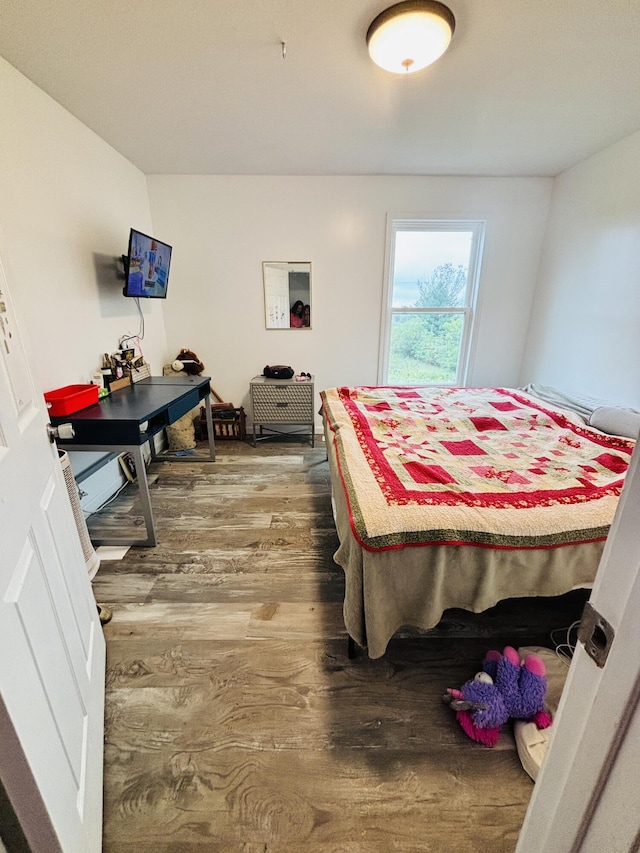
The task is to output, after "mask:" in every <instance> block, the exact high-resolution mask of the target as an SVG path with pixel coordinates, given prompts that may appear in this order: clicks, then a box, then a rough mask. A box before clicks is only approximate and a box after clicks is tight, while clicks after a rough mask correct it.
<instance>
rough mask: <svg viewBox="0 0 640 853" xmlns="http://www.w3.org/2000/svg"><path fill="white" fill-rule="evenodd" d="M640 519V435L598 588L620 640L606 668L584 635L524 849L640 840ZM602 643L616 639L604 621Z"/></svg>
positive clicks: (623, 852)
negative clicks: (596, 659) (608, 633)
mask: <svg viewBox="0 0 640 853" xmlns="http://www.w3.org/2000/svg"><path fill="white" fill-rule="evenodd" d="M639 519H640V443H639V444H638V445H637V446H636V450H635V451H634V454H633V457H632V460H631V465H630V467H629V472H628V474H627V477H626V482H625V486H624V489H623V492H622V496H621V499H620V503H619V505H618V510H617V512H616V516H615V519H614V522H613V524H612V526H611V533H610V535H609V538H608V539H607V543H606V546H605V549H604V552H603V555H602V560H601V563H600V567H599V569H598V574H597V576H596V580H595V584H594V588H593V592H592V594H591V597H590V604H591V605H592V606H593V608H594V609H595V611H596V612H597V613H598V614H599V615H600V616H601V617H603V618H604V619H605V620H606V622H607V623H609V625H610V626H611V627H612V628H613V629H614V631H615V635H614V638H613V642H612V643H611V645H610V650H609V654H608V657H607V658H606V661H605V662H604V666H603V667H601V668H600V667H598V666H597V665H596V663H594V661H593V660H592V658H591V657H590V656H589V655H588V654H587V651H586V645H591V641H589V640H586V639H585V643H586V645H585V644H583V643H582V642H578V644H577V649H576V653H575V655H574V658H573V661H572V663H571V668H570V670H569V674H568V677H567V682H566V685H565V689H564V692H563V696H562V700H561V702H560V707H559V708H558V716H557V718H556V720H555V722H554V726H553V729H554V731H553V740H552V743H551V748H550V750H549V753H548V755H547V758H546V760H545V763H544V764H543V766H542V770H541V772H540V775H539V776H538V781H537V782H536V785H535V788H534V791H533V796H532V798H531V802H530V804H529V810H528V812H527V815H526V818H525V822H524V825H523V828H522V832H521V834H520V840H519V843H518V847H517V853H541V851H543V853H547V851H548V853H560V851H561V853H574V851H576V853H577V851H581V853H592V851H593V853H602V851H607V853H628V851H637V850H639V849H640V809H639V808H638V804H639V803H640V794H639V789H640V618H639V614H640V534H639V531H638V521H639ZM604 628H606V626H604ZM593 645H594V646H595V647H596V649H604V648H606V647H607V645H608V644H607V642H606V631H605V630H603V628H602V625H601V626H600V628H599V629H598V630H596V632H595V634H594V637H593Z"/></svg>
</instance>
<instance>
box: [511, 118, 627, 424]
mask: <svg viewBox="0 0 640 853" xmlns="http://www.w3.org/2000/svg"><path fill="white" fill-rule="evenodd" d="M639 331H640V133H635V134H633V135H632V136H629V137H627V138H626V139H624V140H622V141H621V142H619V143H617V144H616V145H612V146H610V147H609V148H606V149H605V150H603V151H601V152H599V153H598V154H595V155H594V156H592V157H590V158H589V159H588V160H585V161H584V162H582V163H580V164H578V165H577V166H575V167H573V168H572V169H569V170H568V171H566V172H564V173H563V174H561V175H560V176H558V177H557V178H556V180H555V182H554V187H553V194H552V203H551V210H550V215H549V223H548V228H547V234H546V238H545V243H544V251H543V257H542V261H541V266H540V281H539V284H538V287H537V290H536V293H535V301H534V311H533V314H532V318H531V326H530V331H529V335H528V341H527V347H526V350H525V357H524V359H523V366H522V372H521V374H520V380H521V382H529V381H534V382H540V383H542V384H545V385H552V386H555V387H558V388H560V389H561V390H563V391H567V392H572V393H577V394H582V395H587V396H590V397H595V398H597V399H600V400H604V401H607V402H610V403H614V404H618V405H623V406H629V407H632V408H636V409H640V358H639V357H638V355H639V347H638V340H639Z"/></svg>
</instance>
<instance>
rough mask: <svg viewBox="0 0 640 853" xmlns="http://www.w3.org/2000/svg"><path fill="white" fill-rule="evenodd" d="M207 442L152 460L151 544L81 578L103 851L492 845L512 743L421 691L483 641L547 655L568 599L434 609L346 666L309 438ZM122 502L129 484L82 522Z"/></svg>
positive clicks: (509, 804)
mask: <svg viewBox="0 0 640 853" xmlns="http://www.w3.org/2000/svg"><path fill="white" fill-rule="evenodd" d="M217 452H218V458H217V461H216V462H213V463H203V464H197V463H196V464H192V463H182V462H181V463H156V464H154V465H153V466H152V468H151V471H153V473H155V474H157V479H156V481H155V482H154V484H153V485H152V486H151V495H152V502H153V508H154V513H155V516H156V522H157V533H158V542H159V544H158V546H157V547H156V548H133V549H131V550H130V551H129V553H128V554H127V555H126V557H125V558H124V559H123V560H122V561H120V562H103V564H102V566H101V567H100V571H99V573H98V575H97V577H96V578H95V580H94V592H95V595H96V599H97V600H98V601H99V602H100V603H104V604H106V605H108V606H109V607H110V608H112V610H113V620H112V621H111V622H110V623H109V624H107V625H105V626H104V633H105V637H106V640H107V690H106V708H107V710H106V722H105V774H104V851H105V853H151V851H153V853H204V851H207V853H222V852H223V851H224V853H236V851H237V853H240V851H243V853H258V851H260V853H266V851H269V853H301V852H302V851H304V853H364V851H367V853H378V851H380V852H381V853H386V851H389V853H413V851H436V853H440V851H455V853H467V851H483V853H485V851H491V853H502V851H513V850H514V848H515V844H516V841H517V837H518V832H519V829H520V826H521V823H522V820H523V817H524V813H525V811H526V807H527V802H528V800H529V797H530V795H531V791H532V782H531V780H530V779H529V777H528V776H527V775H526V774H525V773H524V771H523V770H522V767H521V765H520V763H519V760H518V757H517V753H516V751H515V745H514V741H513V737H512V735H511V733H510V732H509V731H508V730H505V732H504V733H503V735H502V737H501V740H500V742H499V744H498V745H497V746H496V747H495V748H494V749H487V748H485V747H482V746H480V745H479V744H475V743H473V742H471V741H470V740H469V739H467V738H466V736H465V735H464V734H463V733H462V731H461V730H460V728H459V727H458V726H457V724H456V723H455V720H454V715H453V714H452V712H451V711H450V710H449V709H448V708H447V707H445V705H444V704H443V703H442V700H441V696H442V694H443V693H444V691H445V689H446V688H447V687H449V686H459V685H460V684H461V683H462V682H464V681H465V680H466V679H467V678H469V677H471V676H472V675H473V673H474V672H475V671H476V670H477V669H478V668H479V665H480V662H481V660H482V657H483V655H484V652H485V651H486V650H487V649H488V648H491V647H493V646H496V647H498V648H500V647H501V646H503V645H505V644H507V643H511V644H516V645H517V644H524V643H540V644H543V645H550V642H549V638H548V631H549V630H550V629H551V628H557V627H562V626H566V625H569V624H570V623H571V622H572V621H573V620H574V619H576V618H578V617H579V615H580V613H581V611H582V606H583V603H584V600H585V596H584V594H583V593H577V594H571V595H569V596H564V597H563V598H561V599H554V600H542V599H539V600H535V601H531V600H525V601H522V602H507V603H503V604H501V605H498V607H496V608H493V610H491V611H488V612H487V613H485V614H479V615H477V616H473V615H471V614H464V613H462V612H461V611H456V612H450V613H447V614H446V618H445V619H444V620H443V622H442V623H441V625H440V626H439V627H438V628H437V629H435V630H434V631H433V632H430V635H429V636H426V637H415V636H413V637H412V636H403V637H397V638H394V639H393V640H392V642H391V644H390V646H389V649H388V651H387V654H386V655H385V656H384V658H381V659H380V660H376V661H371V660H369V659H368V658H367V657H366V656H364V655H360V656H358V657H356V658H355V659H354V660H348V659H347V654H346V634H345V630H344V624H343V621H342V596H343V575H342V570H341V569H340V568H339V567H337V566H336V565H335V564H334V563H333V560H332V555H333V553H334V551H335V550H336V548H337V544H338V543H337V537H336V533H335V528H334V525H333V519H332V515H331V504H330V482H329V474H328V467H327V463H326V457H325V450H324V447H323V446H322V443H321V442H320V446H316V448H315V449H311V447H310V446H309V445H308V443H302V442H299V441H297V440H296V439H290V440H289V441H279V442H272V441H269V442H264V443H262V444H260V445H259V446H258V447H257V448H252V447H251V446H250V445H248V444H244V443H240V442H219V443H218V445H217ZM136 511H137V499H136V487H135V486H130V487H128V488H127V489H126V490H125V492H123V494H122V495H121V496H120V497H119V498H118V499H117V500H116V501H114V502H113V503H112V504H111V505H109V506H108V507H107V508H106V509H105V510H103V511H102V512H101V513H99V514H96V515H94V516H93V517H92V518H91V519H90V525H89V526H90V529H92V530H95V531H96V532H97V531H98V530H99V531H102V532H103V531H105V530H108V529H112V528H114V527H117V526H119V525H121V524H123V523H127V524H134V525H140V524H142V520H141V519H139V518H137V516H136Z"/></svg>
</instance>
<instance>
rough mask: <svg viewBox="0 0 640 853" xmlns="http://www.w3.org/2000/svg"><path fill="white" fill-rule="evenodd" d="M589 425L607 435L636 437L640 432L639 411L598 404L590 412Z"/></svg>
mask: <svg viewBox="0 0 640 853" xmlns="http://www.w3.org/2000/svg"><path fill="white" fill-rule="evenodd" d="M589 425H590V426H592V427H595V428H596V429H599V430H600V432H606V433H608V434H609V435H621V436H624V437H625V438H633V439H636V438H638V433H640V412H635V411H634V410H633V409H619V408H617V407H616V406H600V407H599V408H597V409H595V410H594V411H593V412H592V414H591V417H590V418H589Z"/></svg>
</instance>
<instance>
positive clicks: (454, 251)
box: [379, 219, 484, 385]
mask: <svg viewBox="0 0 640 853" xmlns="http://www.w3.org/2000/svg"><path fill="white" fill-rule="evenodd" d="M483 236H484V223H482V222H466V221H465V222H455V221H453V222H452V221H447V222H440V221H430V220H424V219H391V220H390V223H389V229H388V245H387V260H388V263H387V284H386V301H385V305H386V310H385V313H384V317H383V325H382V341H381V344H382V345H381V347H380V353H381V356H380V369H379V377H380V382H382V383H383V384H384V383H388V384H391V385H464V384H465V382H466V374H467V367H468V361H469V349H470V343H471V335H472V331H473V314H474V311H473V309H474V305H475V298H476V290H477V281H478V278H479V275H480V257H481V251H482V240H483Z"/></svg>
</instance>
